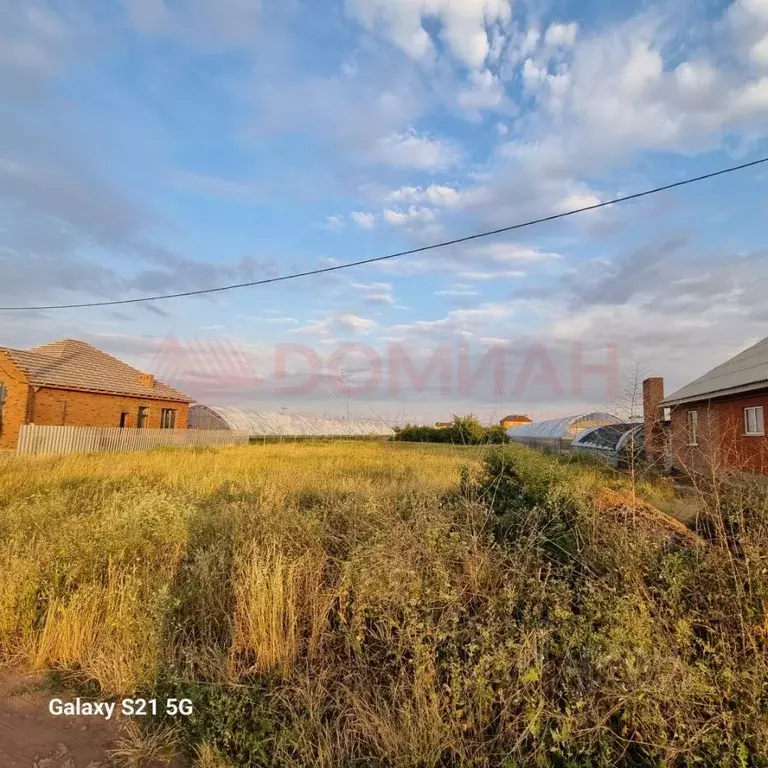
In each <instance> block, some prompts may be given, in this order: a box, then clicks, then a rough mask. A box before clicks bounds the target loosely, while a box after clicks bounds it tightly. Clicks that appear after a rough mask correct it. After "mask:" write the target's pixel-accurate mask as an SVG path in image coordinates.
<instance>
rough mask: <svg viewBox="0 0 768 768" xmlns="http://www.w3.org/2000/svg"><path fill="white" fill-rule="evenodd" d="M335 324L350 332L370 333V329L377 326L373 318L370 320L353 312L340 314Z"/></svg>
mask: <svg viewBox="0 0 768 768" xmlns="http://www.w3.org/2000/svg"><path fill="white" fill-rule="evenodd" d="M336 325H337V326H338V327H340V328H342V329H344V330H347V331H351V332H352V333H361V334H368V333H371V331H373V330H374V329H375V328H376V327H377V323H376V321H375V320H370V319H369V318H365V317H360V316H359V315H353V314H346V315H342V316H341V317H340V318H338V320H337V321H336Z"/></svg>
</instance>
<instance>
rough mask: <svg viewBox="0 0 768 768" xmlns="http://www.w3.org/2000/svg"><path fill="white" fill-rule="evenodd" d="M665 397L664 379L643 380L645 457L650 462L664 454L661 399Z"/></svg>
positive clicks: (659, 458) (654, 461)
mask: <svg viewBox="0 0 768 768" xmlns="http://www.w3.org/2000/svg"><path fill="white" fill-rule="evenodd" d="M663 399H664V379H662V378H658V377H656V378H652V379H646V380H645V381H644V382H643V421H644V424H645V458H646V461H648V463H649V464H654V463H656V462H659V461H660V460H661V459H662V458H663V456H664V428H663V424H662V412H661V401H662V400H663Z"/></svg>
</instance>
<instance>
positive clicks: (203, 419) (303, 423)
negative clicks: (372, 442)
mask: <svg viewBox="0 0 768 768" xmlns="http://www.w3.org/2000/svg"><path fill="white" fill-rule="evenodd" d="M189 426H190V427H192V428H196V427H197V428H204V429H214V428H215V429H232V430H237V431H243V432H248V433H249V434H250V435H251V437H273V436H283V437H393V436H394V434H395V431H394V430H393V429H392V427H390V426H389V425H388V424H386V423H385V422H384V421H382V420H380V419H363V418H358V417H350V418H338V419H337V418H328V417H321V416H312V415H309V414H299V413H276V412H273V411H259V410H255V409H253V408H240V407H232V406H223V405H193V406H192V408H190V411H189Z"/></svg>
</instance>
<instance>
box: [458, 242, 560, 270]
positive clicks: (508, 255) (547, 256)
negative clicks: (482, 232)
mask: <svg viewBox="0 0 768 768" xmlns="http://www.w3.org/2000/svg"><path fill="white" fill-rule="evenodd" d="M561 258H562V256H561V255H560V254H559V253H551V252H547V251H539V250H537V249H536V248H531V247H529V246H524V245H516V244H514V243H486V244H485V245H476V246H472V247H471V248H470V249H469V252H468V257H466V258H465V260H464V264H465V265H466V264H467V263H469V262H472V261H477V262H480V263H485V264H488V263H492V264H498V265H509V264H536V263H541V262H544V261H553V260H555V259H561Z"/></svg>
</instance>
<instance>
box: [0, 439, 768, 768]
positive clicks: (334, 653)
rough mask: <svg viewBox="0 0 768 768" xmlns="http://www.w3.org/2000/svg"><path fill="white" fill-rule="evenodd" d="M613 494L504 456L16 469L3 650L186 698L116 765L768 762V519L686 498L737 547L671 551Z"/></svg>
mask: <svg viewBox="0 0 768 768" xmlns="http://www.w3.org/2000/svg"><path fill="white" fill-rule="evenodd" d="M486 458H488V461H487V464H484V463H483V462H484V460H485V459H486ZM465 467H466V469H464V468H465ZM473 478H474V480H473ZM605 483H606V475H605V473H604V471H603V470H599V469H593V468H590V467H571V466H563V465H562V464H561V463H559V462H557V461H554V460H552V459H550V458H547V457H543V456H539V455H536V454H532V453H530V452H527V451H524V450H523V449H518V448H514V447H511V448H510V449H508V450H507V451H503V452H501V453H495V452H494V453H488V451H487V449H483V448H458V447H454V446H441V445H427V444H425V445H408V444H385V443H337V444H333V445H329V444H326V445H319V444H300V445H267V446H252V447H242V448H227V449H218V450H189V451H169V450H162V451H156V452H153V453H150V454H144V455H139V454H126V455H121V456H94V457H87V458H86V457H71V458H60V459H27V460H20V459H16V458H12V459H7V460H4V463H3V464H2V472H0V582H1V583H0V655H1V656H2V658H0V661H2V660H5V661H14V662H16V663H21V664H24V665H26V666H27V667H30V668H31V667H36V668H40V669H44V668H56V669H59V670H63V671H66V672H67V673H68V674H69V675H70V676H71V677H73V678H74V679H78V680H80V681H82V682H94V683H97V684H98V686H99V687H100V689H101V691H102V692H103V693H105V694H120V695H132V694H137V693H140V694H141V693H152V694H153V695H155V696H157V697H158V698H160V699H162V698H164V697H166V696H171V697H174V698H182V697H184V698H190V699H192V700H193V702H194V707H195V714H194V715H193V716H192V717H190V718H186V719H184V720H178V719H177V720H176V721H175V725H174V727H173V728H172V729H171V730H163V729H165V728H166V727H167V726H168V722H167V721H162V720H161V721H160V722H158V723H156V728H155V729H150V730H146V731H145V730H141V731H132V732H131V733H129V734H128V735H127V737H126V742H125V743H124V744H123V746H122V747H121V749H122V753H121V755H122V759H124V760H133V761H134V762H136V761H137V760H139V759H146V758H147V757H148V756H151V755H155V757H158V756H161V753H162V748H163V747H164V746H165V744H164V743H163V741H164V740H165V742H168V741H174V742H175V741H177V740H179V741H181V742H183V744H184V746H185V747H186V748H187V749H188V750H189V751H190V753H192V754H194V755H195V756H196V758H195V759H196V761H197V765H198V766H199V767H200V768H219V767H220V766H224V765H227V764H231V765H253V766H262V765H264V766H266V765H270V766H292V767H295V768H299V767H302V768H309V767H310V766H311V767H312V768H336V767H337V766H342V768H346V767H347V766H349V767H350V768H352V767H353V766H359V765H362V764H365V765H372V766H381V767H382V768H384V767H385V766H387V767H388V766H395V767H396V768H416V767H417V766H418V768H438V766H446V765H467V766H483V767H484V768H491V767H492V766H501V765H504V766H508V767H509V768H511V767H512V766H517V765H519V766H527V765H549V764H560V765H571V766H586V765H594V766H608V765H616V764H627V765H666V766H678V765H679V766H687V765H691V766H693V765H699V764H707V765H709V764H711V765H716V764H721V765H740V764H741V765H744V766H747V765H755V766H759V765H765V764H768V762H766V761H768V752H766V747H765V745H766V744H767V743H768V716H767V715H766V712H768V700H767V699H766V694H765V691H766V690H768V685H767V683H768V671H767V669H768V665H766V661H765V651H766V648H765V637H764V636H765V634H766V632H765V631H764V627H765V626H766V624H765V622H766V621H767V620H766V616H768V613H767V612H766V607H767V606H768V587H767V586H766V579H765V570H764V569H765V567H766V566H765V563H766V552H768V533H767V530H768V526H766V523H765V520H766V512H765V510H766V507H765V506H763V507H760V506H759V504H756V503H755V498H754V497H750V498H749V499H741V500H739V501H738V504H736V502H735V501H734V500H733V499H731V501H728V502H726V497H725V496H724V495H721V496H719V497H718V505H719V506H717V505H713V504H712V502H711V500H707V499H705V498H704V497H703V496H702V497H700V498H698V499H697V504H699V505H703V508H706V509H707V510H709V512H710V513H711V514H713V515H714V514H717V515H719V516H720V517H719V518H718V519H719V520H720V522H719V523H718V525H717V526H713V529H714V530H715V531H716V532H718V531H724V532H726V533H725V534H723V535H727V536H729V537H730V538H727V539H726V540H719V539H714V540H713V541H712V542H711V544H714V546H710V545H708V546H707V547H691V546H681V545H680V539H681V536H680V530H676V529H675V526H673V525H666V526H655V525H654V520H653V515H652V514H651V513H650V512H649V507H648V505H647V504H638V505H637V509H634V510H629V509H627V510H626V511H627V512H628V514H623V510H625V508H626V507H627V506H628V505H629V506H631V504H630V502H629V501H628V500H631V499H633V498H635V497H634V496H633V495H632V494H628V493H627V492H626V488H625V487H624V486H623V485H622V481H621V480H620V479H616V480H615V482H614V481H611V482H609V483H608V485H609V488H610V489H611V490H610V492H605V491H603V492H602V495H601V492H600V491H599V489H600V488H601V487H602V486H603V485H605ZM632 490H633V491H634V490H637V492H638V496H637V498H643V499H646V501H650V502H651V503H655V502H656V501H659V504H656V505H657V506H660V505H661V502H662V501H665V502H669V503H670V504H671V503H672V501H673V500H672V497H671V495H670V493H669V491H668V489H666V488H665V486H664V485H663V484H653V483H650V482H649V483H647V484H645V485H642V484H641V485H639V486H638V487H637V489H634V488H633V489H632ZM606 499H608V501H606ZM616 499H619V501H620V503H619V502H617V501H616ZM609 502H610V503H609ZM734 504H736V507H733V505H734ZM617 505H618V506H619V507H620V508H621V510H622V514H613V513H611V514H608V513H605V512H601V509H603V508H605V509H609V510H615V508H616V507H617ZM729 505H730V506H729ZM734 510H735V511H734ZM630 513H634V514H630ZM717 535H720V534H717ZM761 569H762V571H761ZM142 756H143V757H142ZM717 760H720V762H719V763H718V762H717ZM761 761H762V762H761Z"/></svg>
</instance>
